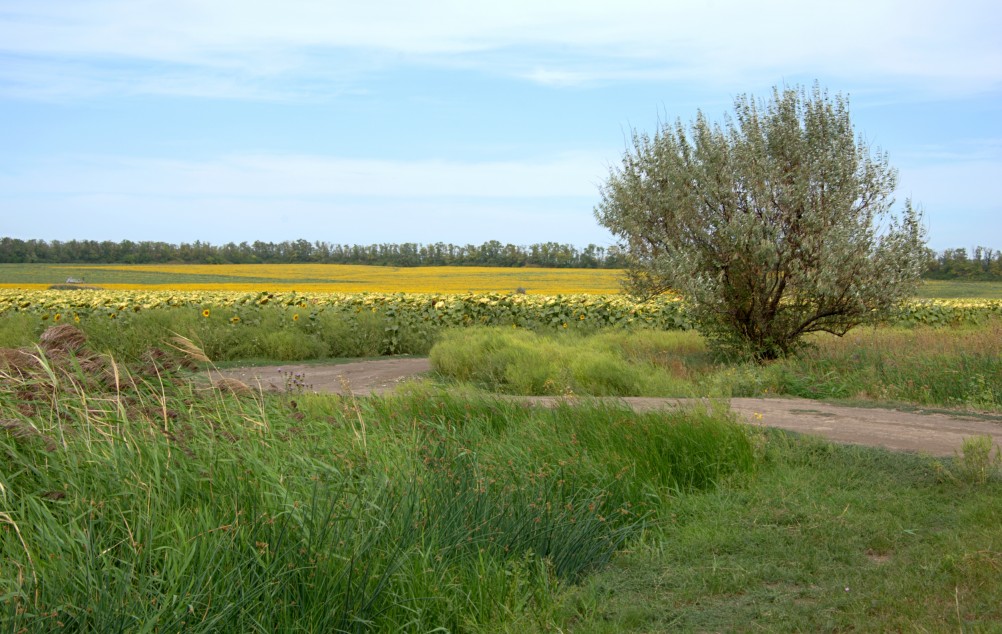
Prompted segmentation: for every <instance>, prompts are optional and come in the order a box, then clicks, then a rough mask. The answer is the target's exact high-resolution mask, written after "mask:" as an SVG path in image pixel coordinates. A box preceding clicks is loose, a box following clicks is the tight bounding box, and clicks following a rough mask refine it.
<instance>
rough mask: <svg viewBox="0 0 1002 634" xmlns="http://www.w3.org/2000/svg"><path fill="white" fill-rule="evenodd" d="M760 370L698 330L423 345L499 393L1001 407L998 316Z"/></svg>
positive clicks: (842, 346)
mask: <svg viewBox="0 0 1002 634" xmlns="http://www.w3.org/2000/svg"><path fill="white" fill-rule="evenodd" d="M810 342H811V344H812V346H811V347H809V348H807V349H805V350H802V351H801V352H799V353H798V354H796V355H791V356H788V357H786V358H784V359H781V360H778V361H774V362H772V363H769V364H767V365H764V366H763V365H759V364H756V363H748V362H737V361H733V360H732V361H728V360H727V359H722V358H720V357H719V356H718V355H717V354H715V353H714V352H713V351H712V350H711V349H709V348H708V347H707V344H706V341H705V339H703V338H702V337H700V336H699V335H698V334H697V333H695V332H692V331H689V332H659V331H653V330H643V331H632V332H630V331H618V332H617V331H602V332H599V333H596V334H592V335H583V334H576V333H553V334H549V335H546V334H538V333H532V332H524V331H512V330H511V329H476V330H473V331H472V332H471V331H449V332H446V333H445V334H444V335H443V337H442V339H441V341H440V342H439V343H438V344H436V345H435V347H434V348H432V351H431V361H432V366H433V368H434V369H435V370H436V371H437V372H438V373H439V374H440V375H441V376H443V377H446V378H448V379H449V380H451V381H454V382H459V383H470V384H473V385H475V386H477V387H478V388H480V389H483V390H485V391H487V392H500V393H505V394H534V395H560V394H579V395H595V396H663V397H700V398H702V397H732V396H763V395H772V394H781V395H782V394H785V395H791V396H800V397H804V398H813V399H842V400H862V401H882V402H887V401H890V402H898V403H902V402H903V403H912V404H916V405H922V406H939V407H962V408H973V409H978V410H986V411H999V410H1002V320H1000V319H996V320H993V321H991V322H988V323H986V324H984V325H982V326H977V327H964V328H933V327H928V326H923V327H915V328H907V329H905V328H897V329H892V328H880V329H862V330H858V331H854V332H852V333H850V334H849V335H846V336H845V337H844V338H837V337H833V336H830V335H817V336H815V337H812V338H811V340H810Z"/></svg>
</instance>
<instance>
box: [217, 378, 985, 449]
mask: <svg viewBox="0 0 1002 634" xmlns="http://www.w3.org/2000/svg"><path fill="white" fill-rule="evenodd" d="M430 370H431V366H430V365H429V363H428V360H427V359H378V360H373V361H357V362H352V363H343V364H338V365H283V366H270V367H256V368H235V369H230V370H225V371H214V372H213V373H212V374H213V378H214V379H218V378H221V377H227V378H231V379H237V380H239V381H242V382H243V383H245V384H247V385H249V386H250V387H252V388H255V389H257V388H260V389H264V390H277V391H283V390H285V389H286V385H287V382H288V381H297V380H298V381H300V382H301V383H302V385H303V389H305V390H307V391H315V392H322V393H339V394H343V393H345V389H346V388H348V389H350V390H351V392H352V393H354V394H356V395H368V394H383V393H386V392H388V391H390V390H392V389H393V388H395V387H396V386H397V385H399V384H400V383H401V382H403V381H406V380H407V379H409V378H413V377H415V376H418V375H420V374H423V373H426V372H428V371H430ZM297 375H299V378H296V377H297ZM290 387H293V388H295V386H294V385H290ZM525 400H526V401H527V402H531V403H535V404H538V405H541V406H552V405H555V404H556V403H559V402H562V400H563V399H560V398H547V397H526V398H525ZM619 400H621V401H622V402H624V403H626V404H628V405H629V406H630V407H632V408H633V409H635V410H637V411H651V410H658V409H665V408H673V407H686V406H692V405H694V404H698V403H699V402H700V401H699V400H698V399H664V398H623V399H619ZM730 406H731V409H732V410H733V411H735V412H737V413H738V414H739V415H741V416H742V417H744V418H745V420H747V421H748V422H749V423H752V424H754V425H765V426H769V427H777V428H780V429H787V430H790V431H795V432H799V433H803V434H813V435H816V436H822V437H824V438H827V439H829V440H833V441H836V442H843V443H852V444H860V445H870V446H874V447H885V448H887V449H892V450H895V451H913V452H921V453H926V454H930V455H936V456H952V455H954V453H955V452H957V451H958V450H959V449H960V446H961V444H962V442H963V439H964V438H967V437H969V436H978V435H988V436H991V437H992V438H993V443H994V444H996V445H1000V446H1002V417H985V416H976V415H968V414H964V413H963V412H957V413H943V412H942V411H939V412H922V411H901V410H895V409H884V408H868V407H846V406H841V405H830V404H827V403H821V402H818V401H810V400H806V399H796V398H733V399H730Z"/></svg>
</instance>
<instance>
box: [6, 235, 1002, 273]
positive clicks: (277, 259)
mask: <svg viewBox="0 0 1002 634" xmlns="http://www.w3.org/2000/svg"><path fill="white" fill-rule="evenodd" d="M0 263H4V264H27V263H41V264H167V263H183V264H290V263H317V264H369V265H380V266H503V267H519V266H539V267H546V268H584V269H589V268H609V269H619V268H626V266H627V264H628V263H627V259H626V253H625V251H624V250H622V249H621V248H620V247H618V246H609V247H602V246H597V245H594V244H589V245H588V246H587V247H585V248H583V249H578V248H577V247H574V246H573V245H569V244H558V243H556V242H544V243H541V244H533V245H529V246H519V245H513V244H502V243H501V242H498V241H497V240H490V241H488V242H485V243H483V244H481V245H472V244H468V245H464V246H459V245H455V244H445V243H442V242H436V243H434V244H416V243H411V242H406V243H403V244H370V245H357V244H356V245H347V244H331V243H328V242H319V241H318V242H309V241H307V240H295V241H288V240H286V241H283V242H261V241H255V242H252V243H248V242H241V243H240V244H235V243H233V242H228V243H226V244H224V245H221V246H216V245H212V244H210V243H208V242H199V241H195V242H193V243H190V244H189V243H181V244H169V243H166V242H133V241H131V240H123V241H121V242H112V241H109V240H105V241H100V242H99V241H96V240H69V241H66V242H62V241H59V240H52V241H45V240H20V239H17V238H7V237H5V238H0ZM923 271H924V272H923V277H925V278H926V279H936V280H996V281H1002V251H1000V250H997V249H991V248H988V247H981V246H979V247H976V248H974V249H972V250H970V251H968V250H967V249H963V248H961V249H945V250H943V251H940V252H936V251H933V250H932V249H927V251H926V258H925V262H924V268H923Z"/></svg>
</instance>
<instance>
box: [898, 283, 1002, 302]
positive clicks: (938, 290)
mask: <svg viewBox="0 0 1002 634" xmlns="http://www.w3.org/2000/svg"><path fill="white" fill-rule="evenodd" d="M916 297H919V298H921V299H1002V282H968V281H963V280H923V282H922V284H921V286H919V289H918V293H917V294H916Z"/></svg>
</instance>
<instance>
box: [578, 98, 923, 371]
mask: <svg viewBox="0 0 1002 634" xmlns="http://www.w3.org/2000/svg"><path fill="white" fill-rule="evenodd" d="M632 145H633V147H632V148H631V149H628V150H627V152H626V153H625V156H624V157H623V161H622V165H621V166H620V167H618V168H614V169H613V170H612V171H611V174H610V177H609V179H608V181H607V182H606V184H605V185H604V186H603V188H602V190H601V196H602V197H601V201H600V203H599V205H598V206H597V207H596V210H595V213H596V216H597V218H598V220H599V222H600V223H601V224H602V225H604V226H605V227H607V228H609V229H610V230H611V231H612V232H613V233H614V234H615V235H617V236H619V237H620V238H621V239H622V240H623V241H624V242H625V247H626V249H627V250H628V252H629V256H630V271H629V273H630V275H629V280H630V281H629V288H630V290H632V292H633V293H635V294H639V295H644V296H652V295H656V294H659V293H663V292H665V291H669V290H671V291H677V292H679V293H681V294H682V296H683V297H684V298H685V300H686V301H687V302H688V303H689V304H690V307H691V310H692V315H693V317H694V320H695V322H696V323H697V324H698V327H699V328H700V330H701V331H703V332H704V333H705V334H706V335H707V336H708V337H709V338H710V339H711V340H712V341H713V342H715V343H716V344H718V345H720V346H723V347H725V348H732V349H739V350H741V351H743V352H745V353H750V354H751V355H753V356H755V357H757V358H759V359H770V358H775V357H777V356H780V355H783V354H786V353H788V352H790V351H791V350H793V349H795V348H796V347H797V346H798V345H799V344H800V343H801V342H802V337H803V336H804V335H805V334H807V333H809V332H815V331H825V332H830V333H833V334H836V335H839V336H841V335H844V334H845V333H846V332H847V331H849V330H850V329H851V328H853V327H854V326H856V325H858V324H861V323H864V322H867V321H871V320H874V319H875V318H877V317H879V316H880V315H881V314H883V313H885V312H887V311H888V310H889V309H891V308H892V307H893V306H894V305H895V304H897V303H898V302H899V301H901V300H903V299H905V298H907V297H909V296H910V295H911V294H912V293H913V292H914V290H915V288H916V285H917V282H918V278H919V274H920V273H921V270H922V269H921V267H922V263H923V260H924V254H925V251H924V230H923V228H922V225H921V217H920V214H919V213H917V212H916V211H915V210H914V209H912V206H911V204H910V203H908V202H906V204H905V208H904V211H903V213H902V214H900V216H898V215H896V214H894V213H893V212H892V210H891V207H892V204H893V199H892V198H891V193H892V192H893V190H894V186H895V180H896V173H895V171H894V170H893V169H892V168H891V167H890V166H889V165H888V161H887V156H886V155H885V154H882V153H880V152H877V153H876V154H875V155H872V156H871V153H870V148H869V146H868V145H867V144H866V142H865V141H863V140H862V139H858V140H857V138H856V136H855V133H854V131H853V126H852V124H851V122H850V119H849V109H848V101H847V99H846V98H844V97H842V96H836V97H834V98H830V97H829V96H828V93H827V92H826V91H822V90H821V89H820V88H819V87H818V86H817V85H815V86H814V88H813V90H812V91H811V92H810V93H809V94H808V92H807V91H806V90H804V89H787V90H782V91H780V90H779V89H774V90H773V95H772V98H771V99H770V100H769V101H768V102H767V103H765V102H761V101H756V100H754V99H753V98H751V97H749V96H741V97H738V98H737V100H736V101H735V104H734V118H733V119H732V118H730V117H727V118H726V119H725V121H724V123H723V125H720V124H710V123H709V122H708V121H707V120H706V118H705V117H704V115H703V113H702V112H700V113H698V115H697V117H696V119H695V121H694V122H692V123H691V124H690V126H689V127H688V128H686V127H684V126H683V124H682V122H681V121H680V120H679V121H677V122H676V123H675V125H674V126H671V125H664V126H662V127H661V128H660V129H659V130H658V131H657V133H656V134H655V135H654V137H653V138H652V137H650V136H648V135H647V134H644V133H640V132H636V131H635V132H634V133H633V143H632Z"/></svg>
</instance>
